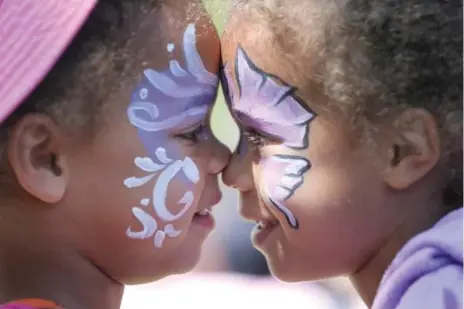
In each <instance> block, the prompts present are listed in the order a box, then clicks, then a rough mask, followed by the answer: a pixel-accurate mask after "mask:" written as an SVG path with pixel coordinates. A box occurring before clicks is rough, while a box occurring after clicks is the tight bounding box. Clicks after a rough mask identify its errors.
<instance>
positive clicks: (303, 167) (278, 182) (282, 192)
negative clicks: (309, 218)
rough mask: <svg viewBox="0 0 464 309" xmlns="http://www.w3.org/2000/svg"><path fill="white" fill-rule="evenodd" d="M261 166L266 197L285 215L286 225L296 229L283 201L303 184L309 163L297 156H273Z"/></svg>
mask: <svg viewBox="0 0 464 309" xmlns="http://www.w3.org/2000/svg"><path fill="white" fill-rule="evenodd" d="M261 164H262V170H263V175H262V179H263V180H264V184H263V186H264V190H265V193H266V195H267V196H268V197H269V199H270V201H271V202H272V204H274V206H275V207H277V208H278V209H279V211H281V212H282V213H283V214H284V215H285V218H286V219H287V222H288V224H289V225H290V226H291V227H292V228H294V229H297V228H298V220H297V219H296V218H295V216H294V215H293V214H292V212H291V211H290V210H289V209H288V208H287V207H285V201H286V200H288V199H289V198H290V197H291V196H292V195H293V194H294V193H295V191H296V190H297V189H298V188H299V187H300V186H301V185H302V184H303V175H304V173H305V172H306V171H308V170H309V168H310V163H309V161H308V160H306V159H305V158H302V157H299V156H288V155H274V156H271V157H269V158H265V159H264V160H263V162H261Z"/></svg>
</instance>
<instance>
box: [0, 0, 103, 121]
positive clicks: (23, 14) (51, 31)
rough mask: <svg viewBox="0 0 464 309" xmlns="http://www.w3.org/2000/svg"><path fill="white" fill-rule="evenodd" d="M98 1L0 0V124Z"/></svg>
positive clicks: (37, 81)
mask: <svg viewBox="0 0 464 309" xmlns="http://www.w3.org/2000/svg"><path fill="white" fill-rule="evenodd" d="M97 1H98V0H0V123H1V122H3V121H4V120H5V119H6V118H7V117H8V116H9V115H10V114H11V113H12V112H13V111H14V110H15V109H16V108H17V107H18V106H19V105H20V104H21V102H22V101H24V100H25V99H26V98H27V96H28V95H29V94H30V93H31V92H32V91H33V90H34V89H35V88H36V87H37V85H38V84H39V83H40V82H41V81H42V79H44V78H45V76H46V75H47V74H48V72H49V71H50V70H51V69H52V67H53V66H54V65H55V63H56V62H57V60H58V59H59V58H60V56H61V54H62V53H63V52H64V50H65V49H66V47H67V46H68V45H69V43H70V42H71V41H72V39H73V38H74V36H75V35H76V34H77V32H78V30H79V29H80V28H81V26H82V24H83V23H84V22H85V20H86V19H87V17H88V16H89V14H90V12H91V11H92V9H93V8H94V7H95V4H96V3H97Z"/></svg>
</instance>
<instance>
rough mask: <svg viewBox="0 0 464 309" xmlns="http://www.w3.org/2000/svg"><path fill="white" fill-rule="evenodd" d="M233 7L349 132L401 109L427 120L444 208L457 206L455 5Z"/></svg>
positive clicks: (348, 2) (255, 1)
mask: <svg viewBox="0 0 464 309" xmlns="http://www.w3.org/2000/svg"><path fill="white" fill-rule="evenodd" d="M233 2H234V4H233V6H232V7H233V11H234V12H235V15H237V16H240V19H242V20H243V18H248V20H249V21H250V22H251V23H255V24H256V23H260V25H263V26H264V27H265V28H267V30H268V31H269V32H270V33H271V35H272V37H273V38H272V42H273V43H274V46H273V48H276V49H280V51H281V54H282V55H283V56H282V58H283V59H286V60H287V61H289V62H297V63H298V65H296V66H295V65H291V64H289V65H290V66H291V67H292V69H294V70H295V71H296V72H295V73H293V74H296V75H298V76H299V80H300V81H301V85H298V86H299V87H300V88H304V87H305V86H307V85H308V84H314V83H315V84H317V85H319V86H320V88H321V89H322V90H323V92H324V95H325V96H326V97H327V98H328V101H329V102H331V103H329V104H332V105H333V106H332V108H334V109H337V110H338V111H340V112H341V114H343V115H346V117H347V118H350V119H347V121H348V122H349V123H351V124H352V125H353V126H356V124H357V123H358V122H365V123H368V127H371V128H372V127H374V125H375V123H377V122H378V119H379V118H380V117H384V116H385V115H387V114H388V113H391V112H395V111H400V110H401V109H403V108H405V107H416V108H424V109H426V110H428V111H429V112H430V113H432V114H433V115H434V117H435V119H436V121H437V125H438V128H439V132H440V135H441V144H442V145H441V147H442V157H443V160H444V161H445V163H446V165H447V168H446V171H447V175H445V176H446V181H445V183H446V185H445V188H444V201H445V204H446V205H448V206H452V207H459V206H462V186H463V182H462V143H463V141H462V130H463V128H462V114H463V111H462V105H463V104H462V99H463V97H462V81H463V71H462V66H463V63H462V57H463V54H462V49H463V37H462V36H463V33H462V31H463V30H462V23H463V20H462V1H461V0H447V1H442V0H408V1H404V0H372V1H364V0H311V1H292V2H291V4H290V2H288V1H286V0H234V1H233ZM309 72H311V73H309ZM309 74H310V75H309ZM363 126H364V125H363ZM365 129H369V128H365Z"/></svg>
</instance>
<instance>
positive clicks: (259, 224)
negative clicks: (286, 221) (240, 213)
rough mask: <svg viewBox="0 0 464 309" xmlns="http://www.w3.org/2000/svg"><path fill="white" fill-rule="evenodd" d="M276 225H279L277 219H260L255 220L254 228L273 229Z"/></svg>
mask: <svg viewBox="0 0 464 309" xmlns="http://www.w3.org/2000/svg"><path fill="white" fill-rule="evenodd" d="M277 225H279V221H277V220H260V221H256V228H257V229H258V230H266V229H273V228H275V227H276V226H277Z"/></svg>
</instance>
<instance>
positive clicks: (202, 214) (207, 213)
mask: <svg viewBox="0 0 464 309" xmlns="http://www.w3.org/2000/svg"><path fill="white" fill-rule="evenodd" d="M212 214H213V212H212V210H211V209H210V208H206V209H202V210H199V211H197V212H196V213H194V214H193V216H194V217H208V216H212Z"/></svg>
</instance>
